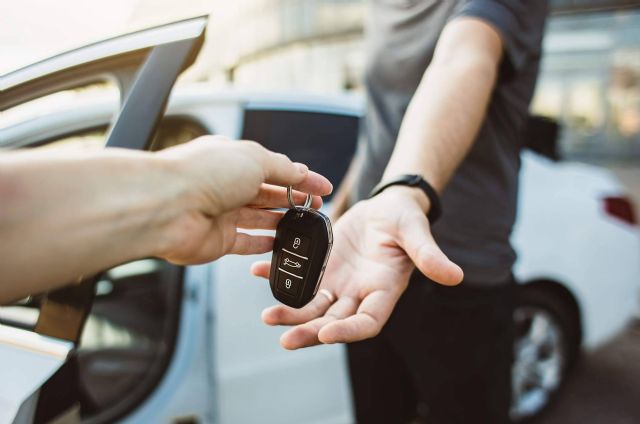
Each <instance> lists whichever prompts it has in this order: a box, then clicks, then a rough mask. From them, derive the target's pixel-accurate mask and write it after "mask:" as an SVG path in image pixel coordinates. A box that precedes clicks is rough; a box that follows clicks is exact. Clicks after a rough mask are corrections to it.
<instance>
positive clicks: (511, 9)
mask: <svg viewBox="0 0 640 424" xmlns="http://www.w3.org/2000/svg"><path fill="white" fill-rule="evenodd" d="M547 14H548V1H547V0H469V1H466V2H463V3H462V5H461V6H460V7H459V8H458V10H457V11H456V13H455V14H454V16H452V19H453V18H455V17H459V16H469V17H477V18H479V19H482V20H484V21H486V22H487V23H489V24H490V25H491V26H493V27H494V28H495V29H496V30H497V31H498V32H499V33H500V35H501V38H502V42H503V44H504V49H505V52H504V57H503V60H502V65H501V70H500V73H501V77H506V78H511V77H512V76H513V75H514V74H517V73H519V72H521V71H522V70H523V69H524V68H525V67H526V66H527V65H528V64H529V63H530V61H531V59H534V58H537V57H539V56H540V53H541V49H542V47H541V44H542V35H543V33H544V24H545V19H546V16H547Z"/></svg>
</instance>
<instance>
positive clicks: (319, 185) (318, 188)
mask: <svg viewBox="0 0 640 424" xmlns="http://www.w3.org/2000/svg"><path fill="white" fill-rule="evenodd" d="M293 188H294V189H296V190H299V191H302V192H305V193H309V194H315V195H317V196H326V195H329V194H331V192H332V191H333V185H332V184H331V182H330V181H329V180H328V179H326V178H325V177H323V176H322V175H320V174H318V173H317V172H313V171H309V173H308V174H307V177H306V178H305V179H304V180H302V182H300V183H298V184H294V185H293Z"/></svg>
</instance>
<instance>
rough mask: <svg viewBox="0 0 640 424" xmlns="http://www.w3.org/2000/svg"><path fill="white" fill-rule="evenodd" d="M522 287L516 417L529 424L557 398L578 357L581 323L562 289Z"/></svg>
mask: <svg viewBox="0 0 640 424" xmlns="http://www.w3.org/2000/svg"><path fill="white" fill-rule="evenodd" d="M518 290H519V292H518V296H517V303H516V308H515V311H514V315H513V318H514V323H515V343H514V362H513V367H512V377H511V379H512V402H511V418H512V420H513V421H515V422H523V421H528V420H529V419H531V418H534V417H536V416H538V415H540V414H541V413H542V412H543V411H544V410H545V409H546V408H547V407H548V406H549V405H550V404H551V403H552V402H553V400H554V399H555V397H556V396H557V394H558V390H559V389H560V387H561V386H562V384H563V383H564V381H565V378H566V376H567V373H568V371H569V370H570V368H571V366H572V365H573V363H574V362H575V359H576V356H577V352H578V349H579V343H580V324H579V318H578V317H577V316H576V313H575V311H574V309H573V308H572V307H571V304H570V302H568V301H567V300H566V299H565V298H564V296H563V295H562V294H560V293H559V292H558V291H556V290H549V289H547V288H544V287H537V286H529V287H527V286H525V287H521V288H519V289H518Z"/></svg>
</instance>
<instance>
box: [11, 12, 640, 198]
mask: <svg viewBox="0 0 640 424" xmlns="http://www.w3.org/2000/svg"><path fill="white" fill-rule="evenodd" d="M365 3H366V2H365V1H362V0H235V1H233V2H228V1H223V0H182V1H179V2H178V1H175V0H113V1H109V2H98V1H83V0H61V1H58V2H55V3H53V2H47V1H41V0H40V1H39V0H24V1H21V2H19V3H15V4H14V3H10V2H3V4H2V5H0V16H1V17H2V18H0V19H2V21H1V22H2V23H1V25H0V55H1V56H0V57H2V61H1V62H0V73H4V72H8V71H10V70H12V69H16V68H18V67H21V66H24V65H27V64H29V63H32V62H34V61H36V60H38V59H43V58H46V57H48V56H51V55H52V54H55V53H58V52H61V51H65V50H68V49H71V48H73V47H78V46H82V45H85V44H88V43H90V42H94V41H98V40H101V39H104V38H107V37H112V36H115V35H118V34H122V33H126V32H131V31H134V30H138V29H142V28H146V27H150V26H154V25H159V24H162V23H167V22H171V21H175V20H179V19H184V18H188V17H193V16H198V15H209V16H210V24H209V29H208V34H207V38H206V42H205V46H204V48H203V50H202V52H201V54H200V56H199V58H198V62H197V64H196V65H195V66H194V67H192V68H191V69H190V70H189V72H188V73H187V74H186V75H184V77H183V80H184V81H207V82H209V83H210V84H211V85H212V86H214V87H229V86H233V87H237V88H246V89H260V90H274V89H280V90H282V89H286V90H303V91H305V92H315V93H321V94H330V93H341V92H344V91H360V90H361V88H362V73H363V70H364V49H363V48H362V44H363V42H364V40H363V23H364V20H365V19H366V4H365ZM552 3H553V5H554V15H553V17H552V18H551V19H550V20H549V22H548V29H547V34H546V38H545V42H544V51H545V55H544V60H543V63H542V71H541V75H540V78H539V82H538V88H537V91H536V95H535V98H534V100H533V105H532V111H533V112H534V113H535V114H538V115H542V116H547V117H552V118H555V119H557V120H559V121H560V122H561V124H562V132H561V139H560V144H559V147H560V153H561V155H562V157H564V158H567V159H576V160H580V161H587V162H591V163H597V164H600V165H603V166H606V167H608V168H610V169H612V170H613V171H614V172H615V173H616V174H617V175H618V177H619V178H621V179H622V181H624V182H625V184H627V187H628V189H629V193H630V195H632V196H633V198H634V199H635V201H636V202H640V186H639V184H640V171H639V167H638V164H639V163H640V12H639V11H638V9H637V8H634V7H633V4H634V3H637V2H633V1H624V0H622V1H621V0H618V1H611V0H597V1H572V0H554V1H553V2H552ZM627 7H628V8H627ZM605 8H608V9H607V10H606V11H601V12H597V10H598V9H605ZM612 8H613V9H612ZM33 10H37V11H38V12H37V13H30V11H33ZM585 10H588V11H589V13H584V11H585ZM592 10H596V12H592Z"/></svg>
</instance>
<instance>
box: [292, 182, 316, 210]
mask: <svg viewBox="0 0 640 424" xmlns="http://www.w3.org/2000/svg"><path fill="white" fill-rule="evenodd" d="M287 199H289V205H290V206H291V209H298V208H300V206H297V205H296V202H294V201H293V189H292V188H291V186H289V187H287ZM312 200H313V198H312V196H311V195H310V194H307V200H305V201H304V206H302V208H304V209H309V206H311V201H312Z"/></svg>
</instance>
